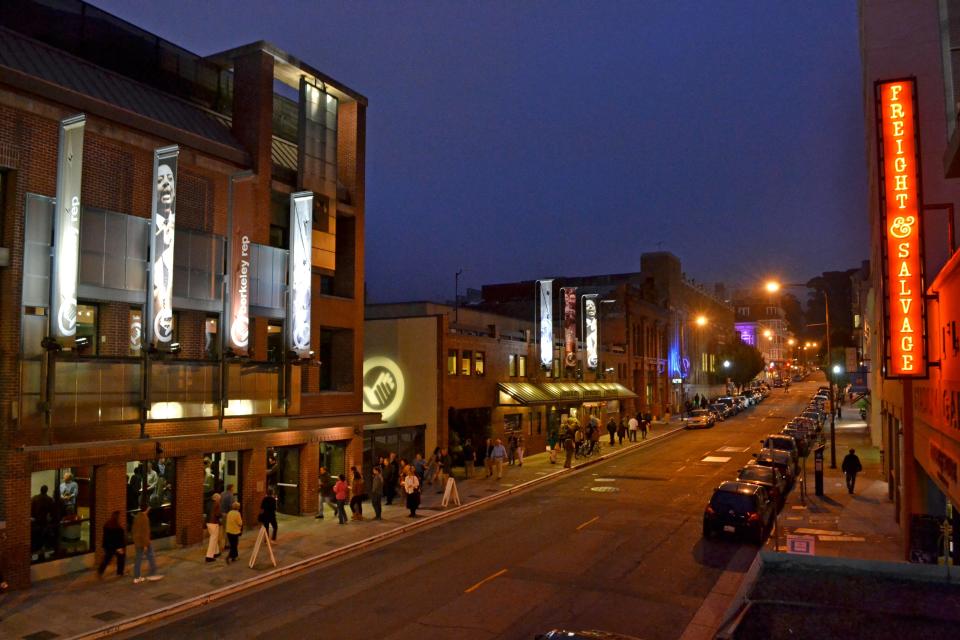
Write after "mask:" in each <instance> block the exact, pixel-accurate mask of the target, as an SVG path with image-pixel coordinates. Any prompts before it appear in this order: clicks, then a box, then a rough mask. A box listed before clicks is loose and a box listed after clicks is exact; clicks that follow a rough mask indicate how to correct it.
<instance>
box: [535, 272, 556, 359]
mask: <svg viewBox="0 0 960 640" xmlns="http://www.w3.org/2000/svg"><path fill="white" fill-rule="evenodd" d="M537 285H538V287H539V292H540V295H539V296H537V297H538V304H539V305H540V307H539V308H540V365H541V366H543V367H544V368H546V369H551V368H552V367H553V280H537Z"/></svg>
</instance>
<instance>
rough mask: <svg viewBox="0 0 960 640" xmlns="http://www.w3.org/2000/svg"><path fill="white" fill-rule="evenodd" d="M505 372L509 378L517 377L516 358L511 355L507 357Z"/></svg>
mask: <svg viewBox="0 0 960 640" xmlns="http://www.w3.org/2000/svg"><path fill="white" fill-rule="evenodd" d="M507 370H508V374H509V376H510V377H511V378H514V377H516V375H517V356H516V355H515V354H513V353H511V354H510V355H509V356H507Z"/></svg>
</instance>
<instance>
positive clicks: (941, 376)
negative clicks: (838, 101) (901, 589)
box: [860, 0, 960, 562]
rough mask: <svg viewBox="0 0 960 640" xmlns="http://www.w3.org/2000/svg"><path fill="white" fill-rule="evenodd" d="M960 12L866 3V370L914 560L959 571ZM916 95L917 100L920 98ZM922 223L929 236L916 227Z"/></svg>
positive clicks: (952, 4)
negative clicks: (948, 555) (950, 563)
mask: <svg viewBox="0 0 960 640" xmlns="http://www.w3.org/2000/svg"><path fill="white" fill-rule="evenodd" d="M958 18H960V3H958V2H956V1H954V0H950V1H943V2H937V1H936V0H924V1H922V2H911V1H908V0H900V1H896V2H887V1H884V2H881V1H879V0H861V2H860V20H861V25H860V27H861V30H860V32H861V41H860V46H861V57H862V60H863V66H864V74H863V104H864V122H865V125H866V151H867V166H868V167H869V180H870V184H869V194H870V201H869V208H868V210H867V215H868V216H869V219H870V222H871V260H870V262H871V265H874V266H875V268H872V269H871V270H870V279H871V285H872V286H871V291H870V292H869V293H868V295H867V296H866V304H865V305H864V315H865V317H864V331H863V339H864V350H865V352H864V356H865V357H864V360H865V361H867V362H868V364H869V386H870V388H871V390H872V395H873V397H874V401H873V403H872V405H871V412H870V416H869V423H870V428H871V435H872V437H873V439H874V442H878V443H881V445H882V448H883V452H884V455H883V464H884V472H885V474H886V477H887V481H888V487H889V496H890V499H891V500H893V501H894V503H895V504H896V518H897V521H898V522H899V524H900V527H901V530H902V532H903V538H904V559H907V560H913V561H919V562H937V561H938V558H940V557H941V556H943V555H945V554H944V548H943V544H942V542H939V541H938V540H939V539H940V535H941V531H940V530H939V527H940V525H941V524H942V522H943V521H944V520H945V519H947V518H949V517H951V515H952V519H953V532H954V533H953V540H952V548H953V550H954V551H953V560H954V562H956V561H957V560H960V556H958V555H957V550H958V549H960V537H958V531H960V526H958V525H960V519H958V517H957V511H956V509H955V508H954V507H953V505H955V504H957V502H958V501H960V483H958V471H957V469H958V466H960V424H958V418H957V416H958V415H960V413H958V411H957V405H958V398H960V346H958V345H960V341H958V338H957V335H958V334H957V333H956V326H957V324H958V314H960V297H958V296H960V257H958V253H957V251H956V241H955V238H954V232H953V229H954V226H955V224H956V215H955V203H956V202H957V201H958V199H960V181H958V180H957V178H958V177H960V154H958V148H960V133H958V128H957V112H958V109H957V105H958V98H960V82H958V78H960V58H958V51H960V30H958V28H957V25H958V24H960V21H958ZM911 94H912V95H911ZM918 222H919V224H917V223H918Z"/></svg>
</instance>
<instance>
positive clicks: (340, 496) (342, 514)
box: [333, 473, 350, 524]
mask: <svg viewBox="0 0 960 640" xmlns="http://www.w3.org/2000/svg"><path fill="white" fill-rule="evenodd" d="M349 494H350V485H348V484H347V476H345V475H343V474H342V473H341V474H340V475H339V477H338V480H337V484H335V485H333V497H334V498H335V499H336V500H337V517H338V518H339V519H340V524H347V510H346V504H347V496H348V495H349Z"/></svg>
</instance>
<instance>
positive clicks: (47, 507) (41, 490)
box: [30, 467, 95, 563]
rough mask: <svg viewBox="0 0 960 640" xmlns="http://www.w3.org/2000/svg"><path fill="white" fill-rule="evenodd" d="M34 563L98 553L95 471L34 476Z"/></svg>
mask: <svg viewBox="0 0 960 640" xmlns="http://www.w3.org/2000/svg"><path fill="white" fill-rule="evenodd" d="M30 495H31V496H32V497H31V498H30V561H31V562H34V563H36V562H46V561H48V560H58V559H60V558H66V557H68V556H75V555H80V554H83V553H88V552H90V551H93V550H94V548H95V547H94V545H95V541H94V538H93V524H92V521H91V515H92V513H93V467H64V468H62V469H50V470H47V471H35V472H33V473H31V474H30Z"/></svg>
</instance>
